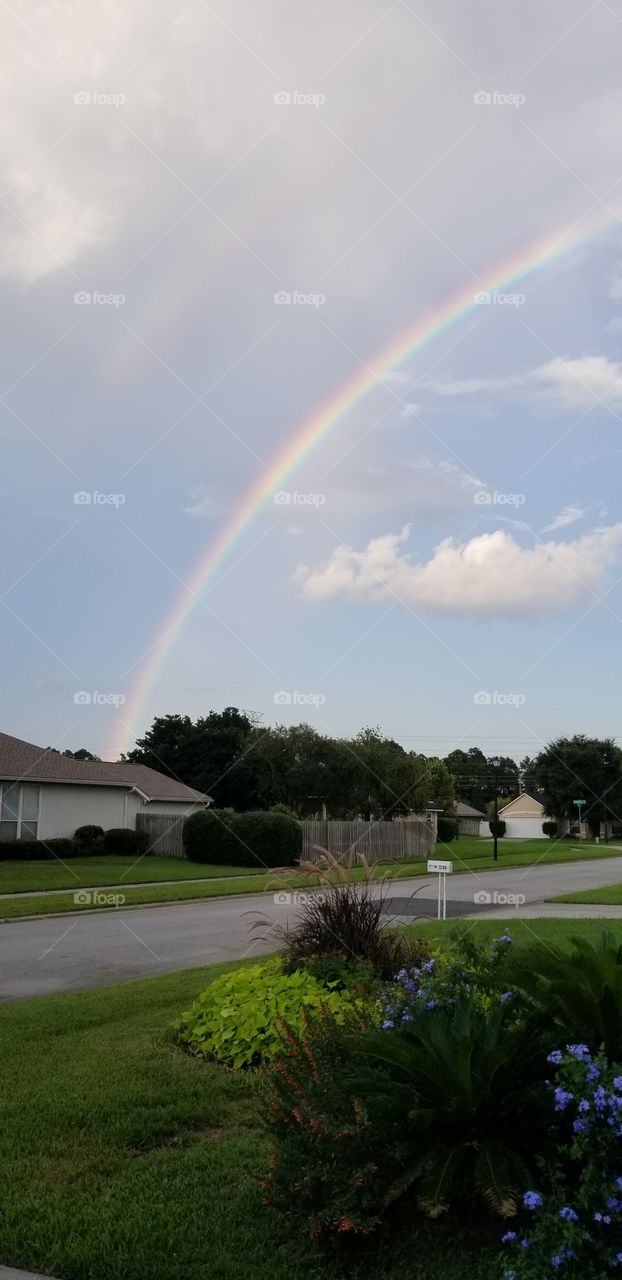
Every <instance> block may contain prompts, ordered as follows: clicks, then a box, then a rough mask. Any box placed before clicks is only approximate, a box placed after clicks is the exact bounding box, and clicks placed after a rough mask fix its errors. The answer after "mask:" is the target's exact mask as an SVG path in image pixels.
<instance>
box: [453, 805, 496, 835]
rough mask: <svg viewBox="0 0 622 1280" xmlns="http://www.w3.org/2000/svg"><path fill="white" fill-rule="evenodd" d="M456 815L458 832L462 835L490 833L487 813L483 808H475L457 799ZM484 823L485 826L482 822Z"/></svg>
mask: <svg viewBox="0 0 622 1280" xmlns="http://www.w3.org/2000/svg"><path fill="white" fill-rule="evenodd" d="M454 817H456V818H457V819H458V834H459V835H461V836H479V835H489V834H490V833H489V831H488V822H487V819H486V814H485V813H482V811H481V809H474V808H473V806H472V805H470V804H464V802H463V801H462V800H457V801H456V803H455V805H454ZM482 822H483V823H484V827H482V826H481V823H482Z"/></svg>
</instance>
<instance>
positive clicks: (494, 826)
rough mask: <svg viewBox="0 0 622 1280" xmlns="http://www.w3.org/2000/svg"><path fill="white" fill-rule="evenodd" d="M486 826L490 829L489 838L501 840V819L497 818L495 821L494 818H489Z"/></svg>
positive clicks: (503, 826)
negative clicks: (493, 837) (495, 837)
mask: <svg viewBox="0 0 622 1280" xmlns="http://www.w3.org/2000/svg"><path fill="white" fill-rule="evenodd" d="M488 826H489V827H490V834H491V836H495V835H496V836H497V837H498V839H499V840H501V839H502V837H503V836H504V835H505V822H504V821H503V818H497V820H496V821H495V819H494V818H491V820H490V822H489V823H488Z"/></svg>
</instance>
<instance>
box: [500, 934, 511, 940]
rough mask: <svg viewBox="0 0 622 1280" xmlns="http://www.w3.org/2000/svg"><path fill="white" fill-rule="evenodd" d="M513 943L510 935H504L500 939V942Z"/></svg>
mask: <svg viewBox="0 0 622 1280" xmlns="http://www.w3.org/2000/svg"><path fill="white" fill-rule="evenodd" d="M511 941H512V939H511V937H510V935H509V933H502V934H501V937H500V938H499V942H511Z"/></svg>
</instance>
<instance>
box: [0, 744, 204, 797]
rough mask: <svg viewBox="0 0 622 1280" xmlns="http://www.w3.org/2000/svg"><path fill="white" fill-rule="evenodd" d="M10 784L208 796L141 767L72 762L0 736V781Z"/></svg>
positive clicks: (159, 794)
mask: <svg viewBox="0 0 622 1280" xmlns="http://www.w3.org/2000/svg"><path fill="white" fill-rule="evenodd" d="M2 778H4V779H6V780H10V781H11V782H16V781H20V782H68V783H71V784H72V785H74V786H75V785H77V784H83V785H87V786H88V785H90V786H100V787H123V788H125V789H129V788H131V787H136V789H137V790H138V791H140V792H142V794H143V795H144V796H146V797H147V798H148V799H149V800H162V801H165V800H185V801H186V803H188V804H191V803H195V804H199V803H205V802H207V801H209V799H210V797H209V796H206V795H204V794H203V792H202V791H195V790H194V788H193V787H187V786H186V785H185V783H183V782H177V781H176V780H175V779H174V778H167V776H166V774H165V773H159V772H158V770H157V769H150V768H149V767H148V766H147V765H145V764H125V763H123V762H122V763H120V764H116V763H114V764H113V763H112V762H109V761H106V760H72V759H70V758H69V757H67V756H61V755H58V753H57V752H56V751H50V749H49V748H47V747H36V746H35V745H34V743H32V742H24V741H23V740H22V739H21V738H12V737H11V735H10V734H8V733H0V779H2Z"/></svg>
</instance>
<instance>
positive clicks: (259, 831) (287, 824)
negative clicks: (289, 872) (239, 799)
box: [232, 813, 302, 867]
mask: <svg viewBox="0 0 622 1280" xmlns="http://www.w3.org/2000/svg"><path fill="white" fill-rule="evenodd" d="M232 830H233V832H234V835H236V836H237V837H238V841H241V845H242V848H244V846H246V847H247V849H248V850H250V861H251V864H252V865H255V864H256V863H258V862H259V863H260V864H261V865H262V866H264V867H291V866H293V865H294V863H296V862H298V860H299V858H300V856H301V854H302V827H301V826H300V823H299V822H297V821H296V819H295V818H289V817H287V815H286V814H284V813H236V814H235V815H234V820H233V824H232Z"/></svg>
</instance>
